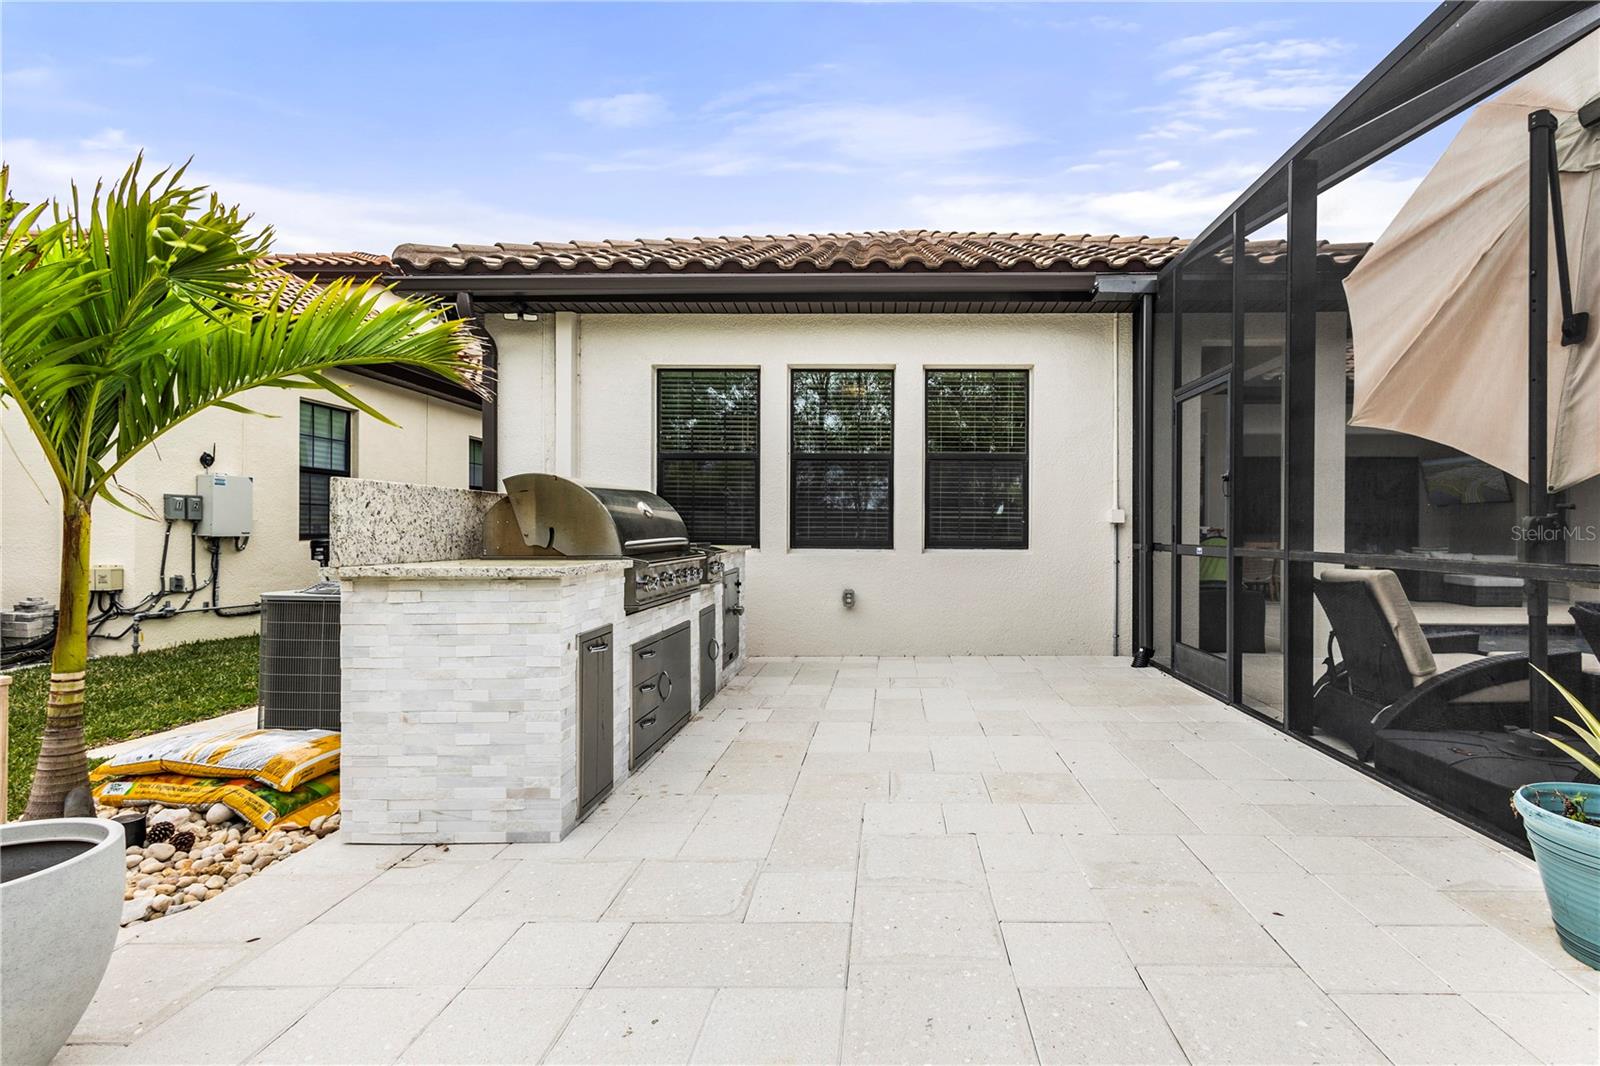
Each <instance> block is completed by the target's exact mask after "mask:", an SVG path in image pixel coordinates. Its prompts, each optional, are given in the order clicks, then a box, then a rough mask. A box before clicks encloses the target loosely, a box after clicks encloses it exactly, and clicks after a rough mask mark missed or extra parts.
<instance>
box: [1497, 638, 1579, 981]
mask: <svg viewBox="0 0 1600 1066" xmlns="http://www.w3.org/2000/svg"><path fill="white" fill-rule="evenodd" d="M1540 673H1541V674H1543V676H1544V677H1545V679H1546V680H1548V681H1549V682H1550V683H1551V684H1552V685H1554V686H1555V688H1556V691H1557V692H1559V693H1561V695H1562V697H1563V698H1564V699H1565V700H1566V701H1567V704H1568V705H1569V706H1570V707H1572V709H1573V711H1574V712H1576V714H1577V716H1578V718H1579V719H1580V721H1581V722H1582V724H1581V725H1580V724H1579V723H1578V722H1573V721H1569V720H1568V719H1566V718H1557V719H1556V721H1558V722H1560V723H1561V724H1562V725H1564V726H1566V727H1567V728H1568V729H1570V730H1572V732H1573V734H1574V736H1575V738H1576V739H1577V741H1578V742H1579V743H1581V744H1583V745H1584V747H1586V748H1587V749H1588V750H1587V751H1583V750H1580V749H1579V748H1578V747H1577V746H1575V745H1574V744H1572V743H1569V742H1568V741H1567V740H1564V739H1562V738H1561V737H1553V736H1546V737H1545V739H1546V740H1548V741H1550V743H1552V744H1554V745H1555V746H1556V747H1558V748H1560V749H1561V750H1562V751H1564V752H1566V753H1567V754H1568V755H1571V756H1572V757H1573V758H1574V759H1576V760H1577V761H1578V764H1579V765H1580V766H1582V767H1583V768H1584V769H1585V770H1587V771H1589V773H1591V774H1593V775H1594V776H1595V777H1596V778H1600V718H1597V717H1596V716H1595V715H1594V714H1593V713H1592V712H1591V711H1589V709H1588V708H1586V707H1584V706H1583V704H1581V703H1579V702H1578V698H1577V697H1576V696H1574V695H1573V694H1572V693H1571V692H1568V691H1567V690H1566V689H1565V688H1564V687H1562V685H1561V684H1560V683H1558V682H1557V681H1555V680H1554V679H1553V678H1551V677H1550V675H1549V674H1544V672H1543V671H1542V670H1541V671H1540ZM1512 806H1513V807H1515V808H1516V811H1517V814H1518V815H1519V816H1520V817H1521V818H1522V825H1523V828H1524V829H1525V830H1526V831H1527V833H1528V843H1529V844H1530V845H1532V847H1533V857H1534V859H1535V860H1536V861H1537V862H1538V863H1539V877H1540V878H1541V879H1542V880H1543V881H1544V892H1545V896H1546V898H1547V899H1548V900H1549V901H1550V917H1551V918H1552V919H1554V921H1555V925H1556V935H1557V936H1559V937H1560V938H1561V946H1562V947H1563V948H1564V949H1566V952H1567V954H1568V955H1571V956H1572V957H1573V958H1575V959H1578V960H1579V961H1581V962H1583V963H1584V964H1585V965H1587V966H1590V967H1593V968H1594V969H1596V970H1600V785H1592V784H1583V783H1581V782H1572V781H1546V782H1541V783H1538V784H1533V785H1523V786H1522V787H1521V788H1519V789H1517V791H1516V792H1515V793H1513V795H1512Z"/></svg>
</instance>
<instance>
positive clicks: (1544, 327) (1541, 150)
mask: <svg viewBox="0 0 1600 1066" xmlns="http://www.w3.org/2000/svg"><path fill="white" fill-rule="evenodd" d="M1555 130H1556V117H1555V116H1554V115H1552V114H1551V113H1550V112H1549V111H1545V110H1543V109H1541V110H1538V111H1535V112H1533V113H1532V114H1531V115H1529V116H1528V516H1527V517H1526V518H1525V519H1523V527H1524V528H1523V534H1524V535H1523V538H1522V553H1523V558H1524V559H1525V560H1526V561H1528V562H1545V561H1547V560H1548V558H1549V554H1550V545H1551V541H1550V540H1548V539H1547V538H1548V537H1550V536H1551V534H1552V533H1553V532H1554V529H1553V523H1552V521H1551V519H1552V518H1553V517H1554V516H1553V515H1552V514H1551V508H1550V472H1549V456H1548V455H1547V454H1546V451H1545V449H1546V447H1547V446H1548V442H1549V433H1548V426H1549V401H1550V389H1549V386H1548V384H1546V381H1545V378H1546V373H1547V364H1548V362H1549V351H1550V348H1549V344H1550V338H1549V321H1550V319H1549V311H1548V310H1547V308H1546V302H1547V301H1548V299H1549V295H1550V279H1549V276H1548V275H1549V265H1550V244H1549V241H1550V215H1549V210H1550V179H1551V177H1552V176H1553V172H1552V170H1551V165H1550V163H1551V157H1552V155H1553V154H1554V152H1555ZM1561 236H1562V235H1560V234H1558V235H1557V238H1556V239H1557V240H1558V241H1559V240H1560V239H1561ZM1524 588H1525V591H1526V595H1525V599H1526V600H1527V604H1528V661H1529V662H1530V663H1532V664H1533V665H1534V666H1537V667H1538V668H1539V669H1541V670H1548V669H1549V653H1550V646H1549V632H1548V626H1549V620H1550V606H1549V591H1548V586H1546V584H1545V583H1544V582H1543V581H1532V580H1530V581H1526V582H1524ZM1528 680H1529V684H1528V718H1529V722H1528V724H1529V725H1530V726H1531V727H1532V728H1534V729H1537V730H1541V731H1543V730H1548V729H1549V728H1550V699H1549V696H1550V692H1549V687H1548V686H1547V685H1545V684H1543V683H1541V682H1540V681H1538V680H1537V679H1535V678H1533V677H1532V676H1531V675H1530V677H1529V679H1528Z"/></svg>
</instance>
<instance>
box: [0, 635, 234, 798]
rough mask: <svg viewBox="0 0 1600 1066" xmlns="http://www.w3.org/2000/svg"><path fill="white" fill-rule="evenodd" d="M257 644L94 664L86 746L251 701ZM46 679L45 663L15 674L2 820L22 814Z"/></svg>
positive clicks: (205, 644)
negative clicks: (4, 806)
mask: <svg viewBox="0 0 1600 1066" xmlns="http://www.w3.org/2000/svg"><path fill="white" fill-rule="evenodd" d="M258 643H259V640H258V638H256V637H253V636H250V637H230V638H229V639H227V640H206V641H199V642H197V643H194V644H180V645H177V646H176V647H172V648H163V649H161V650H159V651H147V652H140V653H139V654H138V655H119V656H115V657H110V658H105V659H95V660H93V661H92V662H90V663H89V677H88V694H87V700H88V706H87V709H86V715H85V727H84V731H85V733H87V735H88V740H89V747H91V748H94V747H98V746H99V745H101V744H113V743H116V742H117V741H119V740H131V739H132V738H134V737H142V736H146V735H148V734H150V733H159V732H161V731H162V730H163V729H171V728H172V727H173V726H179V725H184V724H186V723H189V722H199V721H203V720H205V719H207V718H215V717H216V716H217V715H219V714H225V713H227V712H228V711H234V710H238V709H239V708H240V707H248V706H250V705H251V704H253V703H255V702H256V655H257V645H258ZM49 682H50V668H49V667H48V666H36V667H29V668H28V669H26V670H18V671H16V672H15V673H14V674H12V681H11V738H10V740H11V750H10V766H9V769H8V775H7V781H6V785H7V790H8V792H9V793H10V794H9V795H8V796H7V797H6V817H7V818H12V817H16V816H17V815H20V814H21V813H22V809H23V808H24V807H26V806H27V804H28V788H29V786H31V785H32V783H33V763H34V759H35V758H36V757H37V756H38V754H39V735H40V733H41V732H42V731H43V729H44V701H45V692H46V689H47V687H48V685H49Z"/></svg>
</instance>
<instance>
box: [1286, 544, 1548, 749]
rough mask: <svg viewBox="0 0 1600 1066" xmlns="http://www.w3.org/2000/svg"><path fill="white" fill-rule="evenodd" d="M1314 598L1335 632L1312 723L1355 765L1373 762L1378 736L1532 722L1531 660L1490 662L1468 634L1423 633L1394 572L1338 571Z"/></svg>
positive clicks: (1323, 578) (1324, 579)
mask: <svg viewBox="0 0 1600 1066" xmlns="http://www.w3.org/2000/svg"><path fill="white" fill-rule="evenodd" d="M1315 590H1316V596H1317V602H1318V603H1320V604H1321V605H1322V610H1323V612H1324V613H1325V614H1326V615H1327V616H1328V621H1329V622H1330V623H1331V624H1332V626H1333V632H1332V634H1331V635H1330V636H1329V638H1328V659H1327V664H1328V670H1327V672H1326V673H1325V674H1324V675H1323V677H1322V678H1321V680H1319V681H1318V682H1317V687H1316V690H1315V693H1314V695H1313V697H1312V711H1313V715H1314V717H1315V722H1316V726H1317V728H1318V729H1320V730H1321V731H1322V732H1324V733H1328V734H1331V735H1333V736H1335V737H1338V738H1339V739H1340V740H1343V741H1345V742H1346V743H1348V744H1349V745H1350V746H1351V747H1352V748H1354V749H1355V753H1356V756H1357V758H1360V759H1367V758H1369V757H1370V756H1371V754H1372V745H1373V741H1374V739H1375V737H1376V735H1377V732H1378V730H1380V729H1409V730H1443V729H1458V730H1498V729H1501V728H1503V727H1504V726H1508V725H1526V724H1527V722H1526V718H1527V704H1528V657H1527V656H1526V655H1485V654H1483V653H1482V652H1481V651H1479V650H1478V634H1477V633H1475V632H1472V631H1470V630H1454V631H1450V632H1445V633H1435V634H1433V635H1432V636H1427V635H1425V634H1424V633H1423V632H1422V627H1421V626H1420V625H1419V624H1418V623H1417V616H1416V614H1415V613H1414V612H1413V611H1412V609H1411V601H1410V600H1408V599H1407V598H1406V594H1405V590H1404V589H1402V588H1401V587H1400V580H1399V578H1397V577H1396V576H1395V573H1394V571H1392V570H1330V571H1328V572H1326V573H1324V574H1322V575H1320V576H1319V577H1318V578H1317V580H1316V586H1315ZM1335 643H1337V645H1338V652H1339V657H1338V658H1337V659H1336V658H1335V656H1334V645H1335Z"/></svg>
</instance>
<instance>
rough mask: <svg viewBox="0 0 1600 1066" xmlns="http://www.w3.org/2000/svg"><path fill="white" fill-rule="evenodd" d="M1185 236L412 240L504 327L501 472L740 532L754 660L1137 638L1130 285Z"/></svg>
mask: <svg viewBox="0 0 1600 1066" xmlns="http://www.w3.org/2000/svg"><path fill="white" fill-rule="evenodd" d="M1183 244H1184V242H1182V241H1181V240H1178V239H1176V238H1145V237H1114V236H1113V237H1097V236H1068V235H1037V234H1033V235H1023V234H991V233H946V232H927V231H915V232H913V231H894V232H874V233H847V234H809V235H799V236H786V237H737V238H704V239H701V238H696V239H686V240H659V241H605V242H593V243H591V242H578V243H563V244H556V243H550V244H502V245H492V246H468V245H455V246H446V247H430V246H420V245H402V246H401V247H400V248H398V249H397V250H396V251H395V253H394V255H393V263H394V266H393V270H394V275H393V277H394V280H395V281H396V283H397V286H398V288H399V290H400V291H405V292H413V293H425V294H431V295H436V296H444V297H448V298H452V299H454V300H455V301H456V303H457V306H458V307H462V308H465V309H469V310H470V312H471V313H472V314H473V315H474V316H475V317H476V318H477V319H478V320H479V322H480V323H481V324H482V325H483V327H484V328H485V329H486V330H487V332H488V334H489V335H490V336H491V337H492V339H493V347H494V349H495V351H494V352H493V353H492V355H491V358H494V359H496V360H497V363H498V372H497V378H498V401H497V404H496V405H494V406H492V407H491V408H490V409H489V410H488V411H487V412H486V429H485V432H486V439H487V440H490V441H492V442H493V444H494V447H493V448H492V449H491V451H492V453H494V454H491V456H490V468H491V473H490V477H489V479H488V483H489V485H490V487H498V481H497V480H496V478H497V477H505V476H509V475H512V474H517V473H523V472H532V471H544V472H551V473H556V474H561V475H564V476H567V477H571V478H573V479H575V480H577V481H579V482H582V483H586V484H593V485H611V486H622V487H633V488H648V489H652V490H654V491H656V492H658V493H660V494H661V495H662V496H664V497H665V498H666V499H668V500H669V501H671V502H672V503H673V504H674V505H675V506H676V507H677V508H678V509H679V510H680V511H681V512H682V513H683V514H684V516H685V518H686V520H687V523H688V526H689V533H690V535H691V537H693V538H694V539H696V540H701V541H711V542H721V543H738V544H749V545H751V546H752V547H753V548H754V550H753V551H751V552H750V553H749V555H748V557H747V561H746V568H747V571H748V573H747V574H745V575H744V577H745V580H746V583H747V591H748V593H749V595H750V600H751V602H752V603H753V604H758V605H759V608H758V609H754V610H752V611H751V614H750V616H749V618H748V619H747V622H748V626H749V641H750V650H751V652H752V653H754V654H758V655H759V654H784V655H821V656H828V655H908V654H918V655H960V654H985V653H997V654H998V653H1004V654H1011V655H1015V654H1050V655H1076V654H1102V655H1104V654H1111V653H1113V651H1122V652H1127V651H1129V650H1130V648H1131V645H1130V643H1129V640H1128V635H1127V634H1128V620H1129V617H1130V603H1131V599H1130V596H1131V578H1130V575H1131V572H1132V571H1131V554H1132V552H1131V539H1130V536H1131V530H1130V526H1129V524H1128V521H1127V518H1128V514H1129V509H1130V508H1131V506H1132V494H1131V489H1132V486H1131V471H1132V454H1131V453H1132V426H1131V417H1130V412H1131V411H1132V402H1133V401H1132V389H1133V381H1132V368H1133V353H1134V348H1135V343H1136V340H1135V333H1136V329H1137V324H1136V321H1135V319H1136V318H1137V317H1138V316H1137V315H1136V313H1135V312H1136V310H1137V308H1138V307H1139V306H1140V296H1139V294H1140V293H1141V292H1144V291H1148V290H1149V287H1150V282H1151V281H1152V277H1153V272H1154V271H1155V270H1156V269H1157V268H1159V267H1160V266H1161V264H1163V263H1165V262H1166V261H1168V260H1169V259H1170V258H1171V257H1172V256H1174V255H1176V254H1177V253H1178V252H1179V251H1181V250H1182V248H1183Z"/></svg>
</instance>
